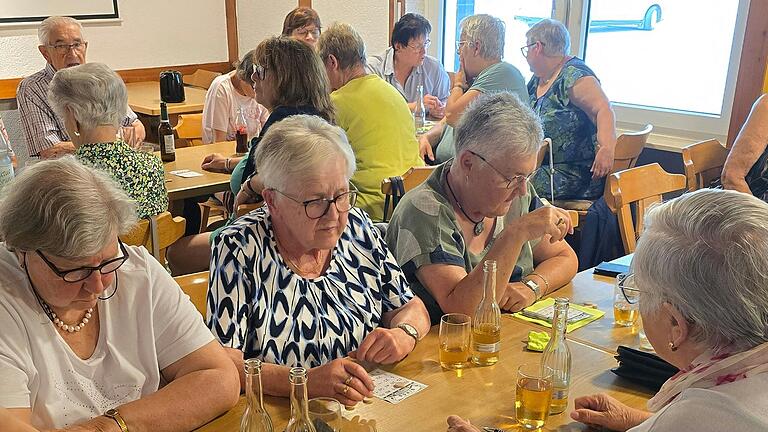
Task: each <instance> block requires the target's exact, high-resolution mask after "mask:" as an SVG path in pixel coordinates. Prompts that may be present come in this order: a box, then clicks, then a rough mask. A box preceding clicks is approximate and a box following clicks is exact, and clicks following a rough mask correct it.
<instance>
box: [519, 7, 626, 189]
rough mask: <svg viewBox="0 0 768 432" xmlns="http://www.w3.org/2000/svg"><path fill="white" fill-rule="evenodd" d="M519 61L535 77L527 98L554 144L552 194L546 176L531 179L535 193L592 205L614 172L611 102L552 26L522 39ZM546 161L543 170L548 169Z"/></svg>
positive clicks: (558, 26)
mask: <svg viewBox="0 0 768 432" xmlns="http://www.w3.org/2000/svg"><path fill="white" fill-rule="evenodd" d="M526 37H527V44H526V45H525V46H524V47H522V52H523V56H525V58H526V60H527V61H528V64H529V65H530V67H531V71H532V72H533V77H532V78H531V80H530V81H529V82H528V94H529V96H530V102H531V106H532V107H533V110H534V111H536V113H537V114H539V116H540V117H541V123H542V126H543V127H544V134H545V135H546V136H547V137H548V138H551V139H552V159H553V162H554V167H553V168H554V174H553V176H554V194H555V196H554V197H552V196H550V195H551V192H550V175H549V172H548V171H549V170H546V169H543V170H539V172H537V173H536V175H535V176H534V177H533V178H532V179H531V182H532V183H533V186H534V187H535V188H536V191H537V192H539V193H540V194H546V196H547V197H548V198H549V199H551V200H554V199H557V200H580V199H589V200H593V199H596V198H598V197H600V196H602V195H603V191H604V189H605V177H606V176H607V175H608V174H610V173H611V170H612V169H613V155H614V149H615V148H616V125H615V123H616V122H615V116H614V113H613V109H612V108H611V102H610V101H609V100H608V97H607V96H606V95H605V93H603V90H602V88H601V87H600V81H598V80H597V78H596V77H595V74H594V72H592V70H591V69H590V68H589V67H587V65H585V64H584V62H583V61H581V60H580V59H578V58H576V57H572V56H570V55H569V50H570V46H571V43H570V40H571V38H570V35H569V34H568V30H567V29H566V28H565V26H564V25H563V24H562V23H561V22H559V21H555V20H551V19H544V20H541V21H539V22H538V23H537V24H535V25H534V26H533V27H531V28H530V30H528V32H527V33H526ZM549 161H550V158H549V157H545V158H544V166H547V167H548V166H549Z"/></svg>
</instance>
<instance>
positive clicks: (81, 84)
mask: <svg viewBox="0 0 768 432" xmlns="http://www.w3.org/2000/svg"><path fill="white" fill-rule="evenodd" d="M48 100H49V101H50V103H51V106H52V107H53V109H54V111H55V112H56V114H57V115H58V116H59V117H61V118H62V119H64V126H65V127H66V128H67V133H68V134H69V135H70V137H72V143H73V144H74V145H75V156H76V157H77V158H78V159H79V160H80V161H81V162H83V163H85V164H87V165H92V166H94V167H96V168H99V169H102V170H104V171H106V172H108V173H109V174H111V175H112V177H113V178H115V179H116V180H117V181H118V182H119V183H120V185H121V186H122V187H123V189H124V190H125V191H126V192H127V193H128V195H129V196H130V197H131V198H133V199H134V200H135V201H136V202H137V204H138V205H137V214H138V216H139V217H140V218H146V217H149V216H152V215H156V214H159V213H162V212H164V211H165V210H166V209H167V208H168V194H167V192H166V189H165V174H164V171H163V165H162V163H161V162H160V159H159V158H157V157H156V156H154V155H152V154H149V153H143V152H140V151H138V150H136V149H134V148H132V147H131V146H129V145H128V143H126V142H125V141H124V140H123V139H121V138H118V131H119V130H120V124H121V121H122V119H123V118H125V113H126V110H127V108H128V93H127V91H126V89H125V84H124V83H123V80H122V79H121V78H120V77H119V76H118V75H117V74H116V73H115V72H114V71H113V70H112V69H110V68H109V67H107V66H106V65H104V64H102V63H86V64H84V65H80V66H73V67H70V68H66V69H62V70H60V71H58V72H56V75H55V76H54V77H53V80H52V81H51V85H50V87H49V89H48Z"/></svg>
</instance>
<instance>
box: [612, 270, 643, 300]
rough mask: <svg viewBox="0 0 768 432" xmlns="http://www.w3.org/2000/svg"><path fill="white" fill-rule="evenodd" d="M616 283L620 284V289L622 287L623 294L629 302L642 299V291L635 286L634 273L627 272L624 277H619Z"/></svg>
mask: <svg viewBox="0 0 768 432" xmlns="http://www.w3.org/2000/svg"><path fill="white" fill-rule="evenodd" d="M617 277H618V276H617ZM616 283H617V284H618V285H619V289H621V295H622V296H624V300H626V301H627V303H629V304H636V303H637V301H638V300H640V293H641V292H642V291H640V290H639V289H637V288H636V286H635V274H634V273H628V274H626V275H625V277H624V279H622V280H618V279H617V281H616Z"/></svg>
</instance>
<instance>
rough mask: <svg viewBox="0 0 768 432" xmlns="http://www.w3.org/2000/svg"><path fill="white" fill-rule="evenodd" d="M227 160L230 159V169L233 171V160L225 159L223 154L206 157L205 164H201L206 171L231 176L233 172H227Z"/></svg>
mask: <svg viewBox="0 0 768 432" xmlns="http://www.w3.org/2000/svg"><path fill="white" fill-rule="evenodd" d="M227 159H230V161H229V168H230V169H232V168H233V165H232V160H231V158H227V157H224V155H222V154H221V153H213V154H209V155H208V156H206V157H205V158H204V159H203V163H202V164H200V168H201V169H204V170H205V171H210V172H216V173H224V174H229V173H230V172H231V171H230V170H227Z"/></svg>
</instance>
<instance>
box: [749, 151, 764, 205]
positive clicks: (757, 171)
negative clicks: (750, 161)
mask: <svg viewBox="0 0 768 432" xmlns="http://www.w3.org/2000/svg"><path fill="white" fill-rule="evenodd" d="M744 180H746V182H747V185H748V186H749V190H750V191H752V195H754V196H756V197H758V198H761V199H762V198H763V196H764V195H765V194H766V192H768V148H766V149H765V151H764V152H763V154H761V155H760V157H759V158H757V162H755V164H754V165H752V168H750V169H749V172H748V173H747V176H746V177H745V178H744Z"/></svg>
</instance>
